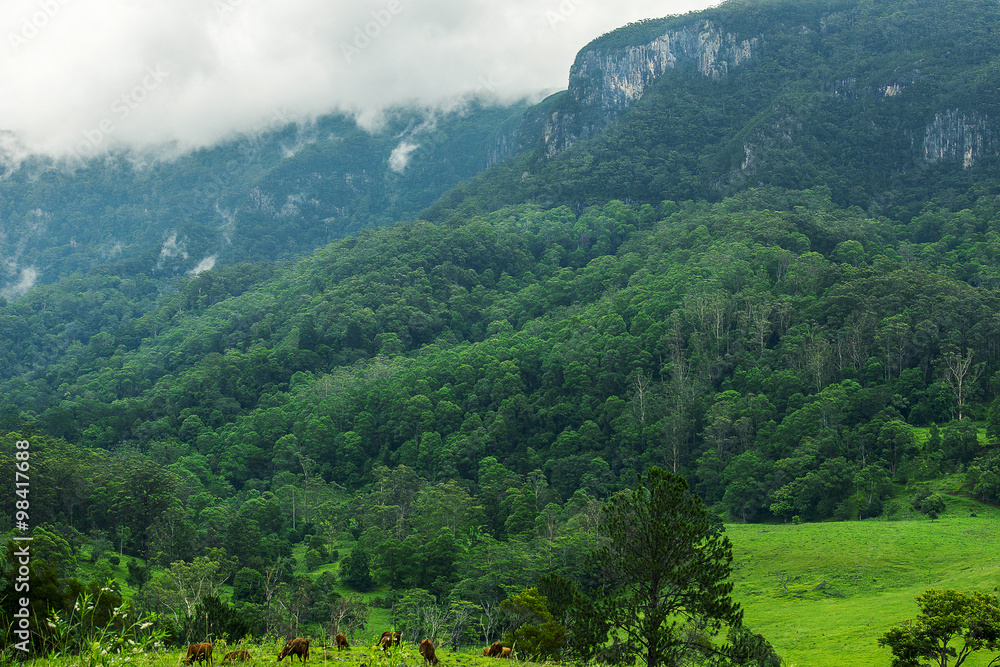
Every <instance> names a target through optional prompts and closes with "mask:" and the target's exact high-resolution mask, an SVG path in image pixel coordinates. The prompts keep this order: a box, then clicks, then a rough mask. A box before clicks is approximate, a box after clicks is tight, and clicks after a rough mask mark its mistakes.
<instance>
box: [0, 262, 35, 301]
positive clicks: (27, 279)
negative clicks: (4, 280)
mask: <svg viewBox="0 0 1000 667" xmlns="http://www.w3.org/2000/svg"><path fill="white" fill-rule="evenodd" d="M37 281H38V269H36V268H35V267H33V266H26V267H24V268H22V269H21V278H20V280H18V282H17V283H15V284H13V285H8V286H7V287H5V288H3V289H0V296H2V297H4V298H5V299H15V298H17V297H19V296H24V295H25V294H27V293H28V290H30V289H31V288H32V287H34V286H35V283H36V282H37Z"/></svg>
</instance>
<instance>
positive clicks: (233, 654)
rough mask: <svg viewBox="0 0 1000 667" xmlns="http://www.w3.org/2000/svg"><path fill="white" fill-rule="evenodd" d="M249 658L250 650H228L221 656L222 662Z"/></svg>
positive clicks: (240, 660)
mask: <svg viewBox="0 0 1000 667" xmlns="http://www.w3.org/2000/svg"><path fill="white" fill-rule="evenodd" d="M249 659H250V651H247V650H245V649H244V650H241V651H230V652H229V653H227V654H226V655H225V656H223V658H222V662H246V661H247V660H249Z"/></svg>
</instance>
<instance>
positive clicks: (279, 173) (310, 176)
mask: <svg viewBox="0 0 1000 667" xmlns="http://www.w3.org/2000/svg"><path fill="white" fill-rule="evenodd" d="M523 107H524V105H514V106H511V107H504V106H492V107H485V106H483V105H482V104H481V103H479V102H477V101H475V100H470V101H468V102H467V103H465V104H462V105H459V106H458V107H457V108H456V109H455V110H453V111H451V112H448V113H434V112H430V111H426V110H422V109H394V110H390V111H388V112H387V113H386V115H385V118H384V122H383V123H382V125H381V126H380V127H378V128H377V129H376V130H372V131H366V130H364V129H362V128H361V127H359V126H358V124H357V123H356V122H355V121H354V120H353V119H352V118H349V117H347V116H344V115H343V114H331V115H327V116H322V117H319V118H314V119H309V120H299V121H298V122H293V121H292V119H291V118H289V117H288V116H287V115H286V114H285V113H284V112H282V111H280V110H276V111H275V114H274V117H273V118H270V119H268V121H269V122H270V125H269V126H267V127H264V128H262V129H261V130H260V131H259V132H255V133H250V134H244V135H237V136H234V137H232V138H231V139H230V140H228V141H225V142H223V143H221V144H218V145H215V146H210V147H207V148H204V149H201V150H198V151H194V152H192V153H189V154H186V155H183V156H179V157H176V156H174V157H171V155H170V150H169V147H167V148H165V149H164V150H162V151H155V150H152V149H150V150H148V151H145V152H122V151H116V152H110V153H104V154H99V155H95V156H92V157H91V156H90V155H89V153H88V154H86V159H83V158H81V157H79V156H74V157H72V158H70V159H62V160H54V159H52V158H49V157H44V156H31V157H28V158H26V159H24V160H22V161H20V162H19V163H11V162H10V160H9V159H8V158H7V156H5V155H3V154H0V175H2V178H0V239H2V241H3V245H2V246H0V257H2V259H3V264H4V266H3V270H2V273H0V298H7V299H13V298H15V297H18V296H20V295H22V294H23V293H24V292H25V291H26V290H27V289H29V288H30V287H31V286H33V285H34V284H36V283H37V284H39V285H41V284H47V283H54V282H56V281H58V280H60V279H62V278H65V277H68V276H70V275H71V274H73V273H74V272H90V271H94V270H98V271H100V272H102V273H105V274H109V273H110V274H113V275H119V276H123V277H124V276H133V275H136V274H143V275H145V276H149V277H150V278H154V279H156V280H158V281H161V282H163V281H169V280H172V279H174V278H176V277H177V276H179V275H184V274H185V273H189V272H197V271H203V270H205V269H210V268H212V267H213V266H215V264H216V263H218V264H219V266H223V265H231V264H234V263H238V262H246V261H275V260H278V259H280V258H283V257H296V256H301V255H303V254H306V253H308V252H310V251H311V250H313V249H315V248H317V247H319V246H321V245H323V244H326V243H329V242H330V241H331V240H333V239H335V238H340V237H342V236H345V235H347V234H353V233H356V232H357V231H358V230H360V229H364V228H366V227H372V226H377V225H385V224H392V223H393V222H397V221H399V220H411V219H413V217H414V216H415V215H416V213H417V212H419V211H420V210H421V209H423V208H424V207H426V206H428V205H429V204H431V203H432V202H433V201H434V200H435V199H436V198H437V197H438V196H439V195H440V194H441V193H442V192H443V191H444V190H446V189H447V188H449V187H451V186H453V185H455V184H456V183H458V182H460V181H461V180H463V179H466V178H469V177H471V176H473V175H474V174H476V173H478V172H480V171H482V170H483V169H485V168H487V167H488V166H489V165H491V164H493V163H495V162H497V161H499V160H501V159H503V158H504V157H507V155H508V154H509V153H510V152H511V151H514V150H516V144H515V145H513V146H509V143H510V142H509V135H510V134H511V133H512V132H515V130H516V126H517V125H516V121H517V119H518V118H519V116H520V114H521V112H522V110H523ZM509 121H514V129H511V128H510V127H508V126H509V125H510V122H509ZM91 335H92V334H91Z"/></svg>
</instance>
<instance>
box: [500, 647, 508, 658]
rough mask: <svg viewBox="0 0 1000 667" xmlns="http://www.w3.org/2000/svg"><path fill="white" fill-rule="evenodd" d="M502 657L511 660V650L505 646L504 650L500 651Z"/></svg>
mask: <svg viewBox="0 0 1000 667" xmlns="http://www.w3.org/2000/svg"><path fill="white" fill-rule="evenodd" d="M500 657H501V658H507V659H510V649H509V648H507V647H506V646H504V647H503V650H502V651H500Z"/></svg>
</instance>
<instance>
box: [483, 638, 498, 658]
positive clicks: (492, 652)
mask: <svg viewBox="0 0 1000 667" xmlns="http://www.w3.org/2000/svg"><path fill="white" fill-rule="evenodd" d="M501 651H503V646H501V645H500V642H493V643H492V644H490V645H489V646H488V647H487V648H484V649H483V655H485V656H487V657H490V658H496V657H497V656H499V655H500V652H501Z"/></svg>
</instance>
